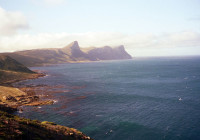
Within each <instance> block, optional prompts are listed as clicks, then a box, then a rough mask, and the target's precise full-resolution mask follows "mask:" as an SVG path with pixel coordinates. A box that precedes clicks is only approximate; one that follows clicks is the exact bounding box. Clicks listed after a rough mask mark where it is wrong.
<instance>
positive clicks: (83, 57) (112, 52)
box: [4, 41, 132, 66]
mask: <svg viewBox="0 0 200 140" xmlns="http://www.w3.org/2000/svg"><path fill="white" fill-rule="evenodd" d="M4 54H6V55H9V56H11V57H12V58H14V59H16V60H17V61H19V62H20V63H22V64H24V65H25V66H41V65H48V64H58V63H74V62H88V61H99V60H117V59H131V58H132V57H131V56H130V55H129V54H128V53H127V52H126V51H125V48H124V46H122V45H121V46H118V47H115V48H111V47H109V46H105V47H102V48H89V49H87V48H80V46H79V44H78V42H77V41H74V42H72V43H70V44H69V45H67V46H65V47H64V48H50V49H34V50H26V51H18V52H14V53H4Z"/></svg>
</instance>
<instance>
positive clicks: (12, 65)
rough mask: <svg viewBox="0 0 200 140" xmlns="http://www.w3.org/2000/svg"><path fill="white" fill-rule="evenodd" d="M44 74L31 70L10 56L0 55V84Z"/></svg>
mask: <svg viewBox="0 0 200 140" xmlns="http://www.w3.org/2000/svg"><path fill="white" fill-rule="evenodd" d="M41 76H44V74H39V73H36V72H34V71H31V70H30V69H29V68H27V67H25V66H24V65H22V64H21V63H19V62H18V61H16V60H14V59H13V58H11V57H10V56H5V55H0V85H3V84H10V83H13V82H16V81H20V80H25V79H32V78H37V77H41Z"/></svg>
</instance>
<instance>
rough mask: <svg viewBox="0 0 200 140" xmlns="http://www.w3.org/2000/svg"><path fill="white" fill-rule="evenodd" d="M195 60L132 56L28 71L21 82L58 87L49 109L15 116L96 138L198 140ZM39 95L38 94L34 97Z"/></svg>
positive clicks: (199, 75)
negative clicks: (33, 75)
mask: <svg viewBox="0 0 200 140" xmlns="http://www.w3.org/2000/svg"><path fill="white" fill-rule="evenodd" d="M199 62H200V57H160V58H158V57H155V58H153V57H152V58H135V59H133V60H123V61H102V62H92V63H76V64H60V65H56V66H55V65H54V66H46V67H34V68H33V69H39V70H45V71H47V73H48V74H49V76H46V77H43V78H39V79H35V80H27V81H23V82H20V83H18V84H22V85H23V84H25V85H30V84H31V85H41V84H43V85H51V86H53V85H54V86H55V85H57V86H58V85H61V88H62V90H61V91H65V92H61V91H60V92H58V93H54V94H50V93H49V96H51V98H53V99H54V100H56V101H57V102H56V103H55V104H53V105H50V106H41V108H40V107H39V108H38V107H26V108H24V112H23V113H21V114H19V115H20V116H25V117H28V118H31V119H39V120H41V121H44V120H45V121H52V122H55V123H58V124H61V125H66V126H69V127H74V128H77V129H79V130H81V131H82V132H84V133H85V134H87V135H89V136H90V137H92V138H94V139H96V140H133V139H134V140H150V139H151V140H160V139H166V140H180V139H181V140H197V139H200V63H199ZM39 94H42V93H39Z"/></svg>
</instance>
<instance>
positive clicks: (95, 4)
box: [0, 0, 200, 57]
mask: <svg viewBox="0 0 200 140" xmlns="http://www.w3.org/2000/svg"><path fill="white" fill-rule="evenodd" d="M199 5H200V1H198V0H190V1H188V0H176V1H174V0H168V1H162V0H149V1H146V0H124V1H119V0H117V1H116V0H110V1H106V0H102V1H92V0H84V1H76V0H74V1H72V0H21V1H20V2H19V1H12V0H6V1H4V0H0V21H1V23H0V52H14V51H22V50H30V49H40V48H61V47H63V46H65V45H67V44H68V43H69V42H72V41H74V40H78V41H79V45H80V46H81V47H82V48H84V47H90V46H95V47H102V46H106V45H108V46H118V45H124V46H125V49H126V51H127V52H128V53H129V54H131V55H132V56H137V57H144V56H174V55H175V56H180V55H181V56H184V55H200V8H199Z"/></svg>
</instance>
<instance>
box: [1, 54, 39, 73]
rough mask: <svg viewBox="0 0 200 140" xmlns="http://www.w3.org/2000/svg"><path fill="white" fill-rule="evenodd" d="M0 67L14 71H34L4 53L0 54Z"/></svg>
mask: <svg viewBox="0 0 200 140" xmlns="http://www.w3.org/2000/svg"><path fill="white" fill-rule="evenodd" d="M0 69H1V70H9V71H15V72H25V73H35V72H33V71H31V70H30V69H28V68H27V67H25V66H24V65H22V64H21V63H19V62H17V61H16V60H14V59H12V58H11V57H10V56H5V55H0Z"/></svg>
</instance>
